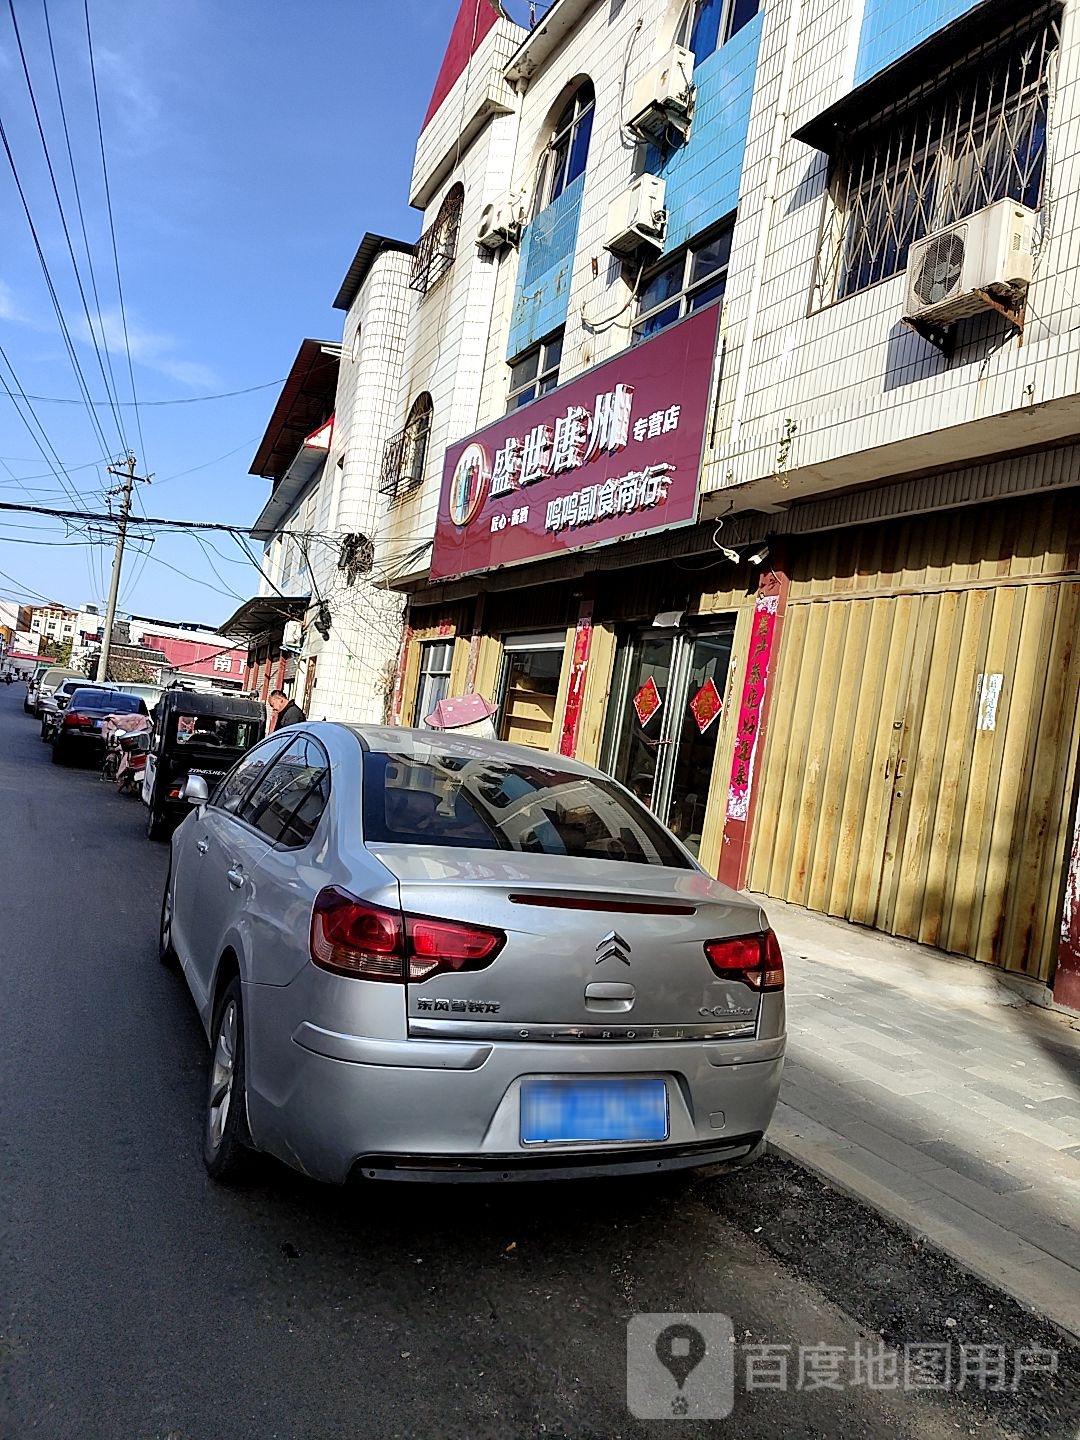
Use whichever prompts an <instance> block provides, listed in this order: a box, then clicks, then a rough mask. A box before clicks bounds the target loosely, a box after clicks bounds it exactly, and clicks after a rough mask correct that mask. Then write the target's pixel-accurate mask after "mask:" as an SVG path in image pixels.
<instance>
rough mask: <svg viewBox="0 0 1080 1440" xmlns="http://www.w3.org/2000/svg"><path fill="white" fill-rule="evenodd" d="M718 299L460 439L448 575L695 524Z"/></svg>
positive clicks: (439, 546)
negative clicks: (484, 427)
mask: <svg viewBox="0 0 1080 1440" xmlns="http://www.w3.org/2000/svg"><path fill="white" fill-rule="evenodd" d="M719 322H720V307H719V305H713V306H710V307H709V308H708V309H707V310H702V311H699V312H698V313H697V314H696V315H691V316H690V317H689V318H688V319H686V320H683V321H681V322H680V323H679V324H677V325H673V326H671V327H670V329H667V330H663V331H661V332H660V334H659V335H655V336H654V337H653V338H652V339H651V340H647V341H645V343H644V344H641V345H636V346H634V347H633V348H632V349H629V350H624V351H623V352H622V353H621V354H619V355H616V356H615V358H614V359H612V360H607V361H605V362H604V364H602V365H597V366H596V367H595V368H594V369H592V370H589V371H587V372H586V373H585V374H584V375H579V376H578V377H577V378H576V379H574V380H571V381H569V382H568V383H567V384H566V385H561V386H560V387H559V388H558V389H557V390H552V391H551V392H550V393H549V394H547V395H545V396H543V397H542V398H541V399H539V400H535V401H534V402H533V403H532V404H530V405H527V406H524V407H523V408H522V409H520V410H515V411H513V412H512V413H511V414H509V415H506V416H504V417H503V419H501V420H499V421H498V422H497V423H496V424H494V425H489V426H488V427H487V428H486V429H484V430H480V431H478V432H477V433H476V434H475V435H472V436H470V437H469V438H468V439H467V440H463V441H460V442H459V443H458V444H457V445H452V446H451V447H450V448H449V449H448V450H447V452H446V462H445V465H444V467H443V486H442V495H441V497H440V500H439V515H438V519H437V521H436V525H435V546H434V551H433V554H432V560H431V574H432V577H433V578H434V579H438V580H442V579H446V578H447V577H449V576H453V575H468V574H470V573H473V572H475V571H478V570H491V569H495V568H497V567H498V566H501V565H514V564H517V563H519V562H520V561H523V560H533V559H537V558H539V557H541V556H549V555H559V554H563V553H565V552H566V551H569V550H581V549H584V548H586V547H587V546H591V545H604V544H610V543H611V542H612V541H614V540H623V539H626V538H627V537H629V536H632V535H641V534H645V533H647V532H648V531H650V530H667V529H670V528H671V527H672V526H674V525H687V524H691V523H693V521H694V520H696V519H697V505H698V474H699V470H700V465H701V450H702V443H703V439H704V435H705V425H706V420H707V416H708V408H709V394H710V391H711V388H712V370H713V360H714V357H715V354H716V338H717V329H718V327H719Z"/></svg>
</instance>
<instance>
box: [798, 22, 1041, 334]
mask: <svg viewBox="0 0 1080 1440" xmlns="http://www.w3.org/2000/svg"><path fill="white" fill-rule="evenodd" d="M1058 37H1059V27H1058V22H1057V19H1056V17H1055V18H1054V19H1051V20H1045V19H1044V21H1043V23H1041V24H1040V25H1038V26H1037V27H1035V28H1032V27H1028V28H1026V29H1025V30H1023V31H1022V32H1021V33H1016V32H1014V34H1013V36H1012V37H1011V38H1010V39H1009V40H1008V41H1007V43H1006V44H1004V45H1002V46H1001V47H999V48H998V49H997V50H996V51H995V52H994V53H993V54H987V53H986V52H985V51H982V52H980V53H979V54H978V55H977V56H969V57H967V58H966V59H965V60H964V61H963V62H962V63H961V64H959V65H957V66H956V67H954V68H953V69H952V70H951V72H949V73H948V74H946V75H944V76H942V77H941V79H940V82H939V83H938V84H936V85H935V87H934V89H933V91H932V92H931V93H930V94H928V95H926V96H925V97H924V98H922V99H921V100H919V101H918V102H917V103H916V104H914V105H912V106H910V107H907V108H905V109H904V110H903V111H901V112H899V113H895V114H894V115H893V116H892V117H891V118H890V119H889V120H888V121H885V122H883V121H882V120H881V119H880V118H878V119H876V120H874V121H872V122H870V123H868V124H867V125H866V126H865V127H863V129H862V130H860V131H856V132H855V133H854V134H853V135H852V136H851V137H850V139H849V140H848V141H847V142H846V144H845V148H844V149H843V150H842V151H840V152H839V153H838V154H837V155H836V156H835V157H834V160H833V165H832V179H831V184H830V190H831V193H832V196H833V202H834V206H833V209H832V211H831V214H830V217H829V219H828V221H827V223H826V225H825V227H824V233H823V237H822V246H821V253H820V256H819V260H818V267H817V282H816V285H815V296H814V301H815V308H820V307H821V306H823V305H828V304H830V303H831V302H832V301H833V300H842V299H844V298H845V297H846V296H848V295H854V294H856V293H857V292H858V291H860V290H865V289H866V288H867V287H868V286H870V285H874V284H876V283H877V282H878V281H879V280H886V279H888V278H889V277H890V276H892V275H896V274H898V273H899V272H900V271H901V270H903V269H904V268H905V266H906V265H907V258H908V251H909V250H910V248H911V246H912V244H913V243H914V242H915V241H917V240H921V239H922V238H923V237H924V236H926V235H929V234H932V233H933V232H934V231H936V230H942V229H944V228H945V227H947V226H949V225H953V224H955V223H956V222H957V221H958V220H962V219H964V218H965V217H967V216H969V215H973V214H974V213H975V212H976V211H978V210H982V209H983V208H984V207H985V206H987V205H991V204H993V203H994V202H995V201H997V200H1016V201H1018V202H1019V203H1021V204H1023V205H1026V206H1028V207H1029V208H1030V209H1032V210H1036V209H1038V208H1039V204H1040V201H1041V198H1042V186H1043V172H1044V169H1045V163H1046V127H1047V108H1048V92H1049V85H1050V69H1051V66H1052V64H1053V60H1054V55H1055V52H1056V50H1057V45H1058Z"/></svg>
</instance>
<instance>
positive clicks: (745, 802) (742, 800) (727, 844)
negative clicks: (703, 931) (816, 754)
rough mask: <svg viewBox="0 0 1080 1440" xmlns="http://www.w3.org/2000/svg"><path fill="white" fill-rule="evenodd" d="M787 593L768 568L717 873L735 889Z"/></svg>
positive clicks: (740, 880) (742, 866) (743, 862)
mask: <svg viewBox="0 0 1080 1440" xmlns="http://www.w3.org/2000/svg"><path fill="white" fill-rule="evenodd" d="M787 589H788V579H787V575H786V574H785V573H783V571H780V572H778V571H776V570H770V571H769V572H768V574H767V575H763V576H762V578H761V584H760V586H759V588H758V593H757V598H756V600H755V601H754V613H753V616H752V618H751V625H750V639H749V643H748V645H747V651H746V669H745V671H744V673H743V686H742V693H741V695H740V699H739V713H738V719H737V721H736V726H735V753H734V754H733V756H732V759H731V776H730V779H729V781H728V790H727V795H726V797H725V800H724V835H723V840H722V842H721V846H720V863H719V866H718V870H717V873H718V876H719V878H720V879H721V880H722V881H723V882H724V884H725V885H730V886H731V887H732V888H733V889H735V890H739V889H741V888H742V886H743V885H744V884H745V883H746V869H747V859H748V856H749V852H750V834H751V824H752V821H753V812H754V800H755V788H754V780H755V767H756V766H757V764H758V761H759V758H760V755H761V744H762V736H763V734H764V730H765V724H766V721H767V719H768V710H769V700H770V698H771V693H772V680H771V676H772V670H773V665H774V660H775V655H776V650H777V644H778V641H779V636H780V629H781V624H782V621H783V617H784V608H785V602H786V600H787Z"/></svg>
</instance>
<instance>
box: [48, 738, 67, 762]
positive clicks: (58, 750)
mask: <svg viewBox="0 0 1080 1440" xmlns="http://www.w3.org/2000/svg"><path fill="white" fill-rule="evenodd" d="M52 763H53V764H54V765H66V764H67V763H68V753H67V747H66V746H65V745H61V744H60V741H59V740H54V741H53V747H52Z"/></svg>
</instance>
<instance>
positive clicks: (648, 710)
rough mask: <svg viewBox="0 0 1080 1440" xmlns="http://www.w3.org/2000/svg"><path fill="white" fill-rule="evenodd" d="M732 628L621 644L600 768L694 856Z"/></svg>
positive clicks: (655, 635)
mask: <svg viewBox="0 0 1080 1440" xmlns="http://www.w3.org/2000/svg"><path fill="white" fill-rule="evenodd" d="M734 635H735V624H734V621H733V620H731V621H724V622H721V623H719V624H716V625H710V626H709V627H708V628H707V629H706V628H702V629H700V630H693V631H691V630H666V631H665V630H656V629H648V630H639V631H636V632H634V633H632V634H630V635H628V636H626V638H625V639H624V640H623V642H622V643H621V644H620V647H619V652H618V655H617V658H616V664H615V677H614V683H613V685H612V690H611V705H610V708H609V710H608V723H607V733H606V735H605V737H604V768H605V769H606V770H607V771H608V772H609V774H611V775H614V777H615V778H616V780H619V781H621V782H622V784H624V785H626V786H627V787H628V788H629V789H630V790H632V791H633V792H634V794H635V795H637V797H638V798H639V799H640V800H642V801H644V803H645V804H646V805H648V806H649V808H650V809H651V810H652V811H653V813H654V814H655V815H657V816H659V818H660V819H661V820H663V821H664V822H665V824H666V825H668V826H669V828H670V829H672V830H673V831H674V832H675V834H676V835H677V836H678V837H679V839H680V840H681V841H682V842H683V844H684V845H685V846H686V847H687V849H688V850H690V851H692V853H693V854H695V855H696V854H697V853H698V852H699V850H700V848H701V836H702V832H703V830H704V826H705V810H706V806H707V804H708V799H709V786H710V784H711V782H712V772H713V763H714V761H715V759H716V744H717V739H718V737H719V734H720V728H721V727H720V717H721V709H722V705H723V700H724V695H725V692H726V689H727V682H728V669H729V666H730V663H731V645H732V640H733V638H734Z"/></svg>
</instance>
